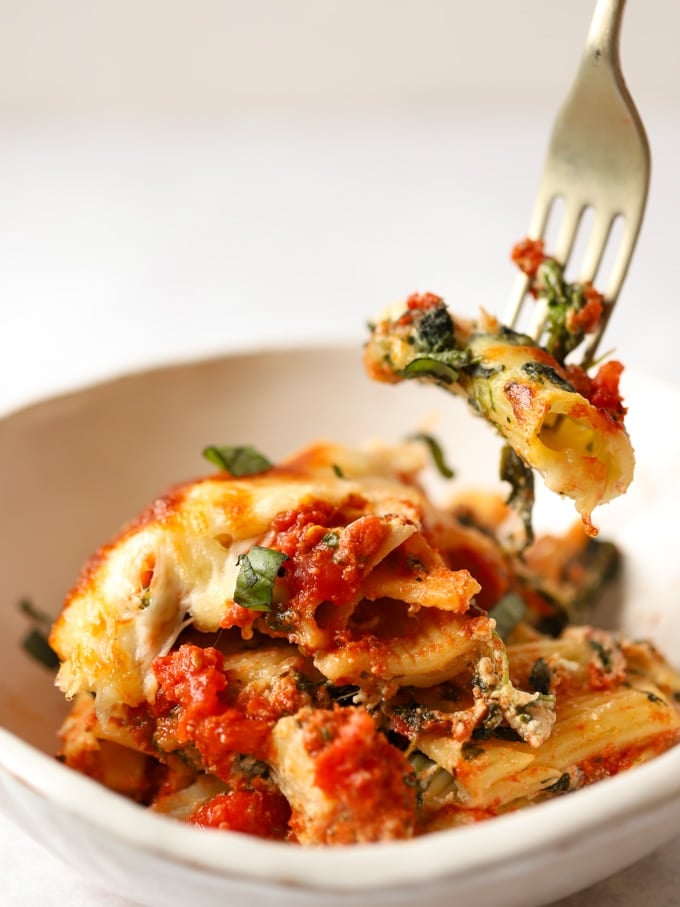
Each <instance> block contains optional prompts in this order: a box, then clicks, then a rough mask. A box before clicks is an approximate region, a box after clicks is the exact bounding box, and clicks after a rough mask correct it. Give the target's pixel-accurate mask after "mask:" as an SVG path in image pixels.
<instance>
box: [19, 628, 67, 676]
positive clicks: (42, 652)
mask: <svg viewBox="0 0 680 907" xmlns="http://www.w3.org/2000/svg"><path fill="white" fill-rule="evenodd" d="M21 647H22V648H23V650H24V652H26V654H27V655H30V657H31V658H32V659H33V660H34V661H37V662H38V663H39V664H41V665H42V666H43V667H45V668H48V669H49V670H50V671H54V670H56V668H58V667H59V656H58V655H57V653H56V652H55V651H54V649H53V648H52V646H51V645H50V644H49V642H48V641H47V636H46V635H45V634H44V633H42V632H41V631H40V630H37V629H35V628H34V629H33V630H30V631H29V632H28V633H27V634H26V636H24V638H23V639H22V640H21Z"/></svg>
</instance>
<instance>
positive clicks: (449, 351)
mask: <svg viewBox="0 0 680 907" xmlns="http://www.w3.org/2000/svg"><path fill="white" fill-rule="evenodd" d="M529 252H530V253H531V254H529ZM527 260H528V262H529V263H527ZM522 264H523V265H524V267H525V268H528V269H530V272H531V275H532V279H533V280H534V282H535V283H537V285H538V291H539V292H540V293H544V294H546V295H549V296H550V298H549V300H548V311H549V312H551V313H554V317H553V320H552V322H551V324H550V334H549V341H550V345H551V346H552V348H553V353H550V352H549V351H548V350H547V349H545V348H544V347H542V346H539V345H538V344H537V343H536V342H535V341H534V340H532V339H531V338H530V337H527V336H526V335H524V334H520V333H517V332H516V331H513V330H511V329H510V328H507V327H505V326H504V325H502V324H500V323H499V322H498V320H497V319H496V318H494V317H493V316H491V315H488V314H487V313H486V312H482V313H481V316H480V318H479V320H477V321H472V320H469V319H462V318H457V317H455V316H454V315H453V314H452V313H451V312H450V311H449V309H448V308H447V307H446V305H445V303H444V301H443V300H442V299H441V298H440V297H438V296H435V295H434V294H432V293H424V294H414V295H412V296H410V297H409V298H408V299H407V300H406V302H405V303H402V304H399V305H396V306H393V307H391V308H390V309H389V310H388V311H387V312H385V313H384V314H383V315H382V316H381V317H380V318H379V319H378V320H377V321H376V322H375V323H374V324H373V325H372V326H371V336H370V339H369V341H368V343H367V345H366V350H365V355H364V361H365V364H366V368H367V370H368V373H369V375H370V376H371V377H372V378H375V379H376V380H378V381H385V382H389V383H397V382H400V381H405V380H409V379H416V380H420V381H426V382H430V383H434V384H437V385H439V386H440V387H442V388H444V389H445V390H447V391H450V392H451V393H453V394H458V395H460V396H462V397H465V398H466V399H467V401H468V403H469V404H470V407H471V408H472V410H473V411H474V412H475V413H477V414H479V415H481V416H483V417H484V418H485V419H487V420H488V421H489V422H490V423H491V424H492V425H493V426H494V428H496V430H497V431H498V432H499V433H500V434H501V435H502V436H503V437H504V438H505V440H506V441H507V442H508V444H509V445H510V447H511V448H512V450H513V451H514V452H515V454H516V455H517V456H518V457H519V460H520V461H521V463H520V467H521V464H526V465H527V466H528V467H531V468H533V469H536V470H537V471H538V472H539V473H541V475H542V476H543V478H544V480H545V484H546V485H547V487H548V488H549V489H551V490H552V491H554V492H556V493H557V494H560V495H565V496H567V497H569V498H571V499H573V501H574V503H575V505H576V509H577V510H578V512H579V514H580V515H581V518H582V520H583V524H584V526H585V528H586V531H587V532H588V533H590V534H591V535H595V534H597V530H596V528H595V527H594V526H593V524H592V521H591V514H592V511H593V510H594V509H595V507H597V506H598V505H599V504H604V503H606V502H608V501H611V500H612V499H613V498H615V497H617V496H618V495H621V494H623V492H624V491H625V490H626V489H627V488H628V486H629V484H630V482H631V480H632V477H633V469H634V454H633V448H632V445H631V442H630V438H629V437H628V434H627V432H626V429H625V427H624V415H625V408H624V406H623V404H622V401H621V397H620V395H619V392H618V377H619V374H620V370H621V366H620V365H619V363H616V362H610V363H605V364H604V365H603V366H602V367H601V369H600V371H599V372H598V373H597V375H595V377H594V378H591V377H590V376H589V375H588V374H587V373H586V372H585V371H584V370H583V369H581V368H580V367H578V366H575V365H567V364H565V362H564V356H565V355H566V353H568V352H569V351H570V350H571V349H572V348H573V346H575V345H576V343H577V342H579V341H580V340H581V339H582V337H583V332H584V327H588V326H589V324H592V325H596V324H597V311H598V310H597V302H598V294H596V293H595V292H594V291H593V290H592V288H588V287H586V288H585V290H584V291H583V292H581V293H580V294H577V293H575V291H572V292H570V293H569V294H566V293H564V292H561V293H559V292H558V288H557V285H558V281H559V280H560V279H561V275H560V273H559V271H556V270H555V268H554V267H553V264H552V262H551V260H549V259H544V258H543V256H542V250H541V248H540V246H538V245H537V246H535V247H533V248H532V249H530V250H529V251H528V252H527V253H526V254H525V256H524V257H523V259H522ZM541 278H543V282H542V283H539V282H538V281H539V280H540V279H541ZM551 303H552V307H551ZM593 310H595V315H593ZM571 326H573V330H571V329H570V328H571ZM572 342H573V346H572ZM555 353H558V354H559V355H560V359H558V358H556V356H555Z"/></svg>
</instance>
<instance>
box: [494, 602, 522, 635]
mask: <svg viewBox="0 0 680 907" xmlns="http://www.w3.org/2000/svg"><path fill="white" fill-rule="evenodd" d="M526 610H527V606H526V604H525V603H524V601H523V599H521V598H520V597H519V595H517V594H516V593H515V592H508V594H507V595H504V596H503V598H501V599H499V600H498V601H497V602H496V604H495V605H494V606H493V608H492V609H491V610H490V611H489V617H492V618H493V619H494V620H495V621H496V632H497V633H498V635H499V636H500V638H501V639H503V640H505V639H507V638H508V636H509V635H510V633H511V632H512V631H513V630H514V629H515V627H516V626H517V624H518V623H519V622H520V621H521V620H523V618H524V615H525V614H526Z"/></svg>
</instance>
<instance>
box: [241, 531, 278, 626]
mask: <svg viewBox="0 0 680 907" xmlns="http://www.w3.org/2000/svg"><path fill="white" fill-rule="evenodd" d="M285 560H288V555H286V554H283V552H281V551H274V550H273V549H272V548H262V547H261V546H259V545H255V546H254V547H253V548H251V549H250V551H249V552H248V554H240V555H239V556H238V560H237V561H236V563H237V566H238V567H239V568H240V569H239V572H238V574H237V576H236V587H235V589H234V601H235V602H236V604H237V605H241V606H242V607H243V608H250V610H251V611H270V610H271V605H272V593H273V591H274V583H275V581H276V576H277V574H278V572H279V568H280V567H281V564H282V563H283V562H284V561H285Z"/></svg>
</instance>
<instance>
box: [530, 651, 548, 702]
mask: <svg viewBox="0 0 680 907" xmlns="http://www.w3.org/2000/svg"><path fill="white" fill-rule="evenodd" d="M551 680H552V674H551V672H550V668H549V667H548V662H547V661H546V660H545V658H537V659H536V661H535V662H534V665H533V667H532V669H531V673H530V674H529V683H530V684H531V688H532V689H533V690H534V692H536V693H543V695H546V696H547V695H548V693H550V683H551Z"/></svg>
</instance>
